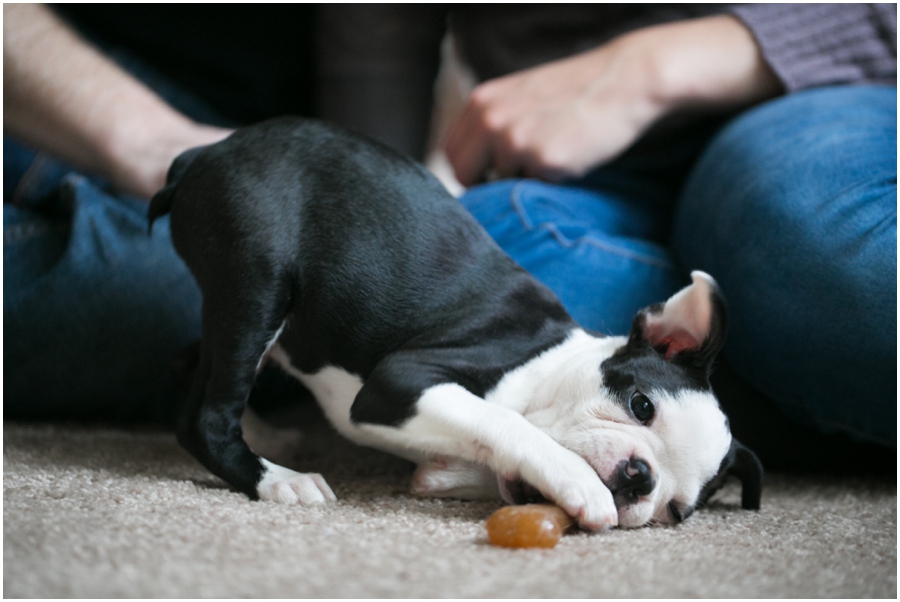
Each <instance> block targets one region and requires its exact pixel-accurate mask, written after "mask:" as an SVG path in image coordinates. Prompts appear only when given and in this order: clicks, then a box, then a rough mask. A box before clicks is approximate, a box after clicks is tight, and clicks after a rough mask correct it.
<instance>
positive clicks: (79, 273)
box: [3, 145, 200, 421]
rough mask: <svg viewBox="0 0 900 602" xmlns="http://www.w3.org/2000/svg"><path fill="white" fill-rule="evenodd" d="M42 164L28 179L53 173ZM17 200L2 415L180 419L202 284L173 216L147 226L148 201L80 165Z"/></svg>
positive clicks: (7, 285)
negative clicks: (110, 190)
mask: <svg viewBox="0 0 900 602" xmlns="http://www.w3.org/2000/svg"><path fill="white" fill-rule="evenodd" d="M8 148H9V147H8V145H7V150H8ZM45 165H49V164H48V163H45ZM40 171H41V169H40V166H36V168H35V169H33V170H32V172H31V173H30V175H29V180H28V181H30V182H32V183H34V184H38V183H39V182H40V181H41V179H43V178H45V177H53V175H52V173H50V172H46V173H45V174H43V175H42V174H40V173H36V172H40ZM26 183H27V182H26ZM45 186H47V184H46V181H45V182H44V183H40V184H39V187H45ZM18 198H19V199H20V200H21V201H23V202H22V203H21V204H19V205H12V204H6V205H4V211H3V222H4V224H3V235H4V245H3V291H4V294H3V326H4V332H3V338H4V352H3V373H4V417H5V418H12V419H41V420H51V419H53V420H56V419H112V420H140V421H171V419H172V418H173V416H174V405H175V404H176V403H177V401H178V399H177V391H176V388H175V385H176V382H175V374H174V373H173V370H172V361H173V358H174V357H175V356H176V355H177V353H178V351H179V350H180V349H181V348H182V347H183V346H184V345H187V344H189V343H191V342H192V341H194V340H196V339H197V338H199V322H200V320H199V308H200V293H199V290H198V289H197V287H196V285H195V284H194V281H193V278H192V277H191V275H190V273H189V272H188V270H187V268H186V267H185V266H184V264H183V263H182V262H181V260H180V259H179V258H178V256H177V255H176V254H175V251H174V249H173V247H172V243H171V241H170V239H169V232H168V220H165V219H164V220H161V221H158V222H157V223H156V224H154V228H153V234H152V235H148V233H147V219H146V203H145V202H143V201H140V200H138V199H132V198H115V197H112V196H110V195H108V194H107V193H105V192H104V191H103V190H101V189H100V188H98V187H96V186H95V185H94V184H93V183H92V182H90V181H89V180H87V179H86V178H84V177H82V176H79V175H77V174H73V173H69V174H68V175H65V176H64V177H63V180H62V182H61V183H60V184H59V185H58V187H57V188H56V190H55V191H54V192H53V193H51V194H50V196H49V197H46V198H44V199H42V202H40V203H34V202H31V203H28V202H25V201H27V200H28V195H27V193H26V194H22V193H21V191H20V194H19V196H18Z"/></svg>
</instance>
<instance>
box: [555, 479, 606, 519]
mask: <svg viewBox="0 0 900 602" xmlns="http://www.w3.org/2000/svg"><path fill="white" fill-rule="evenodd" d="M594 478H595V479H596V480H597V482H598V483H599V484H598V483H590V484H588V483H580V484H578V486H577V487H571V488H570V487H566V488H564V489H567V490H570V491H564V493H563V494H562V495H561V496H560V499H558V500H556V503H557V505H559V506H560V507H561V508H562V509H563V510H565V511H566V512H567V513H568V514H569V515H570V516H572V517H574V518H575V519H576V520H577V521H578V526H579V527H581V528H582V529H587V530H589V531H601V530H604V529H610V528H612V527H615V526H616V525H618V524H619V513H618V510H616V504H615V501H614V500H613V495H612V492H610V490H609V489H608V488H607V487H606V485H604V484H603V482H602V481H600V479H599V478H598V477H596V476H595V477H594Z"/></svg>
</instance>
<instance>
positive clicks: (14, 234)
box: [3, 224, 71, 248]
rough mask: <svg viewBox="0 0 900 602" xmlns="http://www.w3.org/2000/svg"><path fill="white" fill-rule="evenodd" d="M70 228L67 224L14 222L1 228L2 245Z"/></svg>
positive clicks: (66, 230)
mask: <svg viewBox="0 0 900 602" xmlns="http://www.w3.org/2000/svg"><path fill="white" fill-rule="evenodd" d="M70 229H71V226H69V224H54V225H50V224H16V225H14V226H10V227H7V228H4V229H3V246H4V248H5V247H8V246H12V245H16V244H20V243H23V242H25V241H28V240H31V239H34V238H38V237H40V236H44V235H46V234H52V233H54V232H57V233H63V232H68V231H69V230H70Z"/></svg>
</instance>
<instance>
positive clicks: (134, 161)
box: [102, 110, 231, 198]
mask: <svg viewBox="0 0 900 602" xmlns="http://www.w3.org/2000/svg"><path fill="white" fill-rule="evenodd" d="M111 123H112V124H113V125H112V126H111V128H110V130H109V131H108V132H107V135H106V136H104V142H103V144H102V147H103V150H102V154H103V162H104V169H103V172H104V173H106V174H108V176H109V178H110V180H111V182H112V185H113V186H114V187H115V188H117V189H119V190H121V191H122V192H127V193H129V194H134V195H137V196H140V197H143V198H150V197H151V196H153V194H155V193H156V191H158V190H159V189H160V188H162V187H163V186H164V185H165V182H166V174H167V173H168V170H169V166H170V165H171V164H172V161H173V160H174V159H175V158H176V157H177V156H178V155H179V154H181V153H182V152H184V151H185V150H187V149H189V148H193V147H195V146H203V145H206V144H212V143H214V142H218V141H219V140H221V139H223V138H225V137H226V136H227V135H228V134H230V133H231V131H230V130H225V129H221V128H216V127H212V126H206V125H202V124H198V123H195V122H193V121H191V120H190V119H188V118H186V117H184V116H183V115H181V114H179V113H177V112H175V111H168V110H166V111H163V112H161V113H159V114H155V113H154V114H152V116H151V115H147V116H146V118H142V119H126V120H111Z"/></svg>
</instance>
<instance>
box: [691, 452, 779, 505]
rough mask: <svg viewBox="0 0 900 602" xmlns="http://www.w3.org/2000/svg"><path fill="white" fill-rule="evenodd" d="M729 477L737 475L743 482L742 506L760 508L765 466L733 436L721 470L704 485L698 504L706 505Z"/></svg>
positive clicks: (720, 467) (720, 466)
mask: <svg viewBox="0 0 900 602" xmlns="http://www.w3.org/2000/svg"><path fill="white" fill-rule="evenodd" d="M728 477H737V478H738V480H739V481H740V482H741V507H742V508H744V509H746V510H759V506H760V500H761V498H762V481H763V466H762V462H760V461H759V458H757V457H756V454H754V453H753V452H752V451H750V449H749V448H747V447H745V446H744V445H743V444H742V443H741V442H740V441H738V440H737V439H734V438H732V440H731V447H730V448H729V449H728V453H727V454H725V457H724V458H722V463H721V464H720V465H719V472H718V473H716V476H714V477H713V478H712V479H710V481H709V482H708V483H707V484H706V485H704V486H703V490H702V491H701V492H700V495H699V496H698V498H697V506H698V507H699V506H704V505H706V503H707V502H708V501H709V498H711V497H712V496H713V495H715V493H716V492H717V491H718V490H719V489H721V488H722V486H723V485H725V481H726V480H728Z"/></svg>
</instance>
